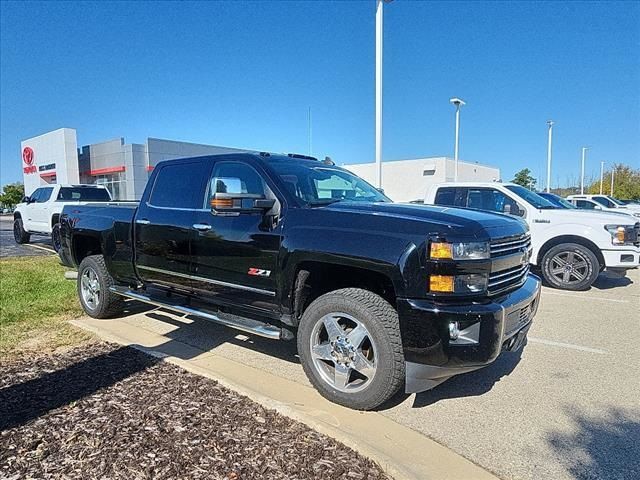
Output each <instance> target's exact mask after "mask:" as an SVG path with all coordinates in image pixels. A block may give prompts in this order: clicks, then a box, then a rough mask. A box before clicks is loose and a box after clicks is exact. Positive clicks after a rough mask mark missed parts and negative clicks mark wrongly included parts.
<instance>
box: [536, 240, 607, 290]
mask: <svg viewBox="0 0 640 480" xmlns="http://www.w3.org/2000/svg"><path fill="white" fill-rule="evenodd" d="M541 270H542V276H543V278H544V280H545V282H546V283H547V284H548V285H549V286H551V287H555V288H559V289H562V290H586V289H588V288H589V287H590V286H591V285H592V284H593V282H595V280H596V278H598V274H599V273H600V263H599V262H598V259H597V258H596V256H595V254H594V253H593V252H592V251H591V250H589V249H588V248H587V247H585V246H583V245H580V244H578V243H562V244H560V245H556V246H555V247H552V248H551V249H550V250H549V251H547V252H546V253H545V254H544V257H542V267H541Z"/></svg>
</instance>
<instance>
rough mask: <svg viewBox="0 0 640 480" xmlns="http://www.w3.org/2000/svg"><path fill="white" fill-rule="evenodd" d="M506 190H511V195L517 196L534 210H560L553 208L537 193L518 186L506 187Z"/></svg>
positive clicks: (553, 206) (551, 204)
mask: <svg viewBox="0 0 640 480" xmlns="http://www.w3.org/2000/svg"><path fill="white" fill-rule="evenodd" d="M507 189H509V190H511V191H512V192H513V193H515V194H516V195H518V196H519V197H520V198H522V199H523V200H524V201H525V202H527V203H528V204H530V205H533V206H534V207H535V208H539V209H541V210H550V209H556V208H562V207H557V206H555V205H554V204H553V203H551V202H550V201H549V200H547V199H546V198H542V197H541V196H540V195H538V194H537V193H535V192H532V191H531V190H528V189H526V188H524V187H521V186H520V185H507Z"/></svg>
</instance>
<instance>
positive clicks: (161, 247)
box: [134, 159, 211, 290]
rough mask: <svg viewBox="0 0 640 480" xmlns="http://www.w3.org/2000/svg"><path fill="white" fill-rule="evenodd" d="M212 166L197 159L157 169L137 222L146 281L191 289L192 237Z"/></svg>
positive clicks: (138, 264) (138, 261) (141, 268)
mask: <svg viewBox="0 0 640 480" xmlns="http://www.w3.org/2000/svg"><path fill="white" fill-rule="evenodd" d="M210 168H211V167H210V164H209V162H206V161H205V160H198V159H189V160H185V161H177V162H170V163H168V164H166V165H163V164H160V165H158V166H157V167H156V172H155V177H153V178H152V179H151V180H150V181H152V182H153V184H152V185H149V186H148V187H147V188H148V189H149V191H150V193H149V194H148V195H147V194H145V197H143V199H142V202H141V203H140V206H139V207H138V211H137V213H136V218H135V222H134V223H135V224H134V238H135V252H136V260H135V262H136V267H137V271H138V275H139V276H140V278H141V279H142V280H143V281H145V282H150V283H155V284H158V285H162V286H166V287H174V288H180V289H185V290H190V289H191V287H192V285H191V280H190V279H191V239H192V237H193V232H194V223H195V222H196V213H197V212H198V211H199V210H202V209H203V205H204V195H205V185H206V183H207V179H208V178H209V171H210Z"/></svg>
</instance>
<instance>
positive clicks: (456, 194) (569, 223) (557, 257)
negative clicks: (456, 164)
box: [425, 182, 640, 290]
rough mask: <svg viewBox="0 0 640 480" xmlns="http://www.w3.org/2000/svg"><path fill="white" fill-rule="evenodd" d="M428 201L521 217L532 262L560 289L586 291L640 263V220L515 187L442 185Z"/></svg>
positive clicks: (429, 195)
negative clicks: (605, 275) (602, 277)
mask: <svg viewBox="0 0 640 480" xmlns="http://www.w3.org/2000/svg"><path fill="white" fill-rule="evenodd" d="M425 203H427V204H435V205H450V206H452V207H466V208H475V209H479V210H489V211H494V212H499V213H507V214H512V215H516V216H519V217H521V218H522V219H523V220H524V221H526V222H527V224H528V225H529V229H530V231H531V243H532V249H533V251H532V254H531V259H530V263H531V264H532V265H536V266H537V267H539V269H540V271H541V273H542V276H543V277H544V279H545V281H546V283H547V284H548V285H550V286H553V287H556V288H562V289H566V290H583V289H586V288H589V286H590V285H591V284H592V283H593V282H594V281H595V279H596V278H597V276H598V274H599V273H600V272H601V271H602V270H604V269H605V268H606V269H607V270H612V271H616V272H618V273H620V274H624V273H626V271H627V270H628V269H631V268H637V267H638V266H639V265H640V222H639V221H638V219H637V218H634V217H632V216H631V215H619V214H611V213H606V212H600V211H593V210H591V211H584V210H577V209H567V208H562V207H558V206H556V205H554V204H552V203H551V202H549V201H548V200H546V199H544V198H542V197H541V196H539V195H538V194H536V193H534V192H532V191H530V190H528V189H526V188H524V187H521V186H520V185H515V184H511V183H475V182H468V183H467V182H462V183H443V184H438V185H434V186H433V187H432V188H431V189H430V190H429V192H428V193H427V196H426V198H425Z"/></svg>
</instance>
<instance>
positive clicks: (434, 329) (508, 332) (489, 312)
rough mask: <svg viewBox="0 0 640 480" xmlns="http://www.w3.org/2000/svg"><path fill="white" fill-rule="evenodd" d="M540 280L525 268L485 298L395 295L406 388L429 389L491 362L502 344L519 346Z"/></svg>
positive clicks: (533, 309) (409, 390)
mask: <svg viewBox="0 0 640 480" xmlns="http://www.w3.org/2000/svg"><path fill="white" fill-rule="evenodd" d="M540 284H541V283H540V279H539V278H538V277H536V276H535V275H532V274H529V276H528V278H527V280H526V282H525V283H524V284H523V285H522V286H521V287H520V288H518V289H517V290H514V291H513V292H510V293H508V294H506V295H502V296H500V297H497V298H493V299H490V300H488V301H486V302H484V303H482V302H476V303H472V304H465V305H450V304H440V303H434V302H433V301H430V300H423V299H410V298H402V299H398V315H399V317H400V329H401V334H402V339H403V344H404V354H405V361H406V392H407V393H417V392H421V391H424V390H429V389H430V388H433V387H435V386H436V385H438V384H440V383H442V382H444V381H445V380H447V379H448V378H450V377H452V376H453V375H457V374H460V373H466V372H470V371H472V370H477V369H478V368H482V367H484V366H486V365H488V364H490V363H492V362H493V361H494V360H495V359H496V358H497V357H498V355H500V353H501V352H502V351H504V350H513V351H515V350H518V349H519V348H521V347H522V345H523V344H524V342H525V340H526V335H527V332H528V330H529V327H530V326H531V322H532V320H533V317H534V316H535V314H536V312H537V310H538V303H539V298H540ZM450 322H458V325H459V328H460V335H459V336H458V338H457V340H451V339H450V335H449V323H450Z"/></svg>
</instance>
